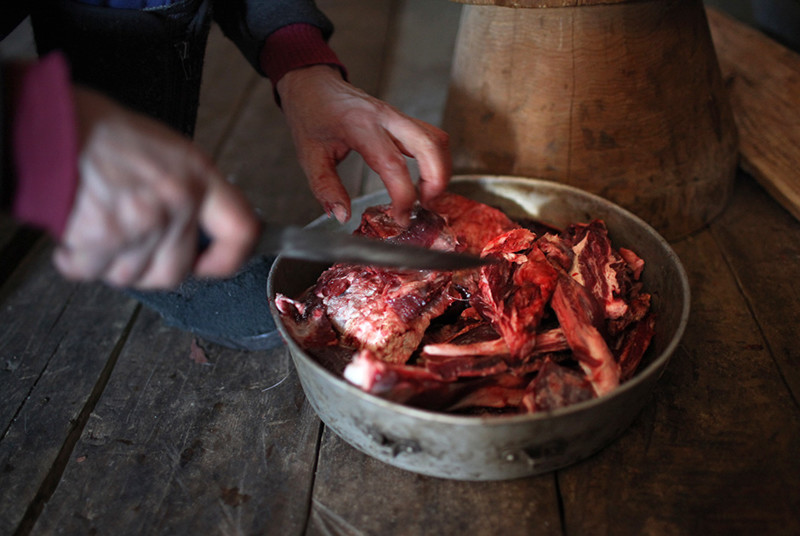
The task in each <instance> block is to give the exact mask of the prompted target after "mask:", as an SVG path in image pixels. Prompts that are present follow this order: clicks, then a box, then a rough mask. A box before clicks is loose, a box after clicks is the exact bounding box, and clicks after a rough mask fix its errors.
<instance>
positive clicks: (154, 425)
mask: <svg viewBox="0 0 800 536" xmlns="http://www.w3.org/2000/svg"><path fill="white" fill-rule="evenodd" d="M204 359H205V360H206V362H203V361H204ZM204 359H198V358H197V356H196V355H195V356H194V357H193V356H192V336H191V335H190V334H187V333H181V332H178V331H176V330H172V329H169V328H165V327H164V326H163V323H162V322H161V320H160V318H158V316H157V315H156V314H154V313H151V312H150V311H146V310H145V311H143V312H142V314H141V317H140V319H139V322H137V324H136V328H135V330H134V332H133V333H132V334H131V341H130V342H129V344H128V345H126V347H125V349H124V351H123V353H122V354H121V355H120V357H119V361H118V363H117V366H116V368H115V370H114V373H113V375H112V377H111V379H110V380H109V383H108V386H107V388H106V390H105V392H104V393H103V396H102V398H101V399H100V401H99V402H98V404H97V407H96V408H95V410H94V411H93V412H92V415H91V418H90V419H89V422H88V424H87V426H86V429H85V431H84V434H83V436H82V437H81V439H80V441H79V442H78V444H77V445H76V447H75V449H74V455H73V457H72V459H71V460H70V463H69V465H68V466H67V468H66V471H65V473H64V480H63V482H64V485H63V486H62V487H59V489H58V490H57V491H56V493H55V495H54V496H53V498H52V499H51V500H50V502H49V503H48V505H47V508H46V509H45V511H44V512H43V514H42V516H41V519H40V520H39V524H38V525H37V527H36V529H37V530H36V532H37V533H43V534H48V533H53V532H58V531H64V532H67V533H83V532H91V531H96V532H97V533H98V534H121V533H126V534H202V533H206V531H207V530H209V529H213V530H214V531H217V532H219V533H224V534H239V533H246V534H265V533H268V532H271V531H276V532H274V533H276V534H298V533H299V532H298V530H299V527H302V526H303V523H304V519H305V515H306V511H307V504H308V501H309V496H310V492H311V484H312V473H311V470H312V468H313V465H314V460H315V458H316V445H317V436H318V434H319V422H318V420H317V419H316V417H315V416H314V413H313V411H312V410H311V408H310V407H309V406H308V404H307V403H306V401H305V398H304V396H303V393H302V389H301V388H300V386H299V383H298V380H297V377H296V374H295V372H294V370H293V368H292V366H291V363H290V361H289V358H288V355H287V353H286V350H285V349H284V348H279V349H277V350H275V351H273V352H257V353H248V352H236V351H233V350H229V349H225V348H221V347H218V346H214V345H206V346H205V351H204ZM99 474H104V477H103V478H102V479H98V475H99Z"/></svg>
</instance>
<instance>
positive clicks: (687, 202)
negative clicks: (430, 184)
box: [443, 0, 738, 240]
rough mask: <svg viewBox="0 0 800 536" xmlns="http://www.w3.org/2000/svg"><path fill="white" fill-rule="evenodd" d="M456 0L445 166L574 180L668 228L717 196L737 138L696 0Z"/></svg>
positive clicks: (694, 225) (681, 228)
mask: <svg viewBox="0 0 800 536" xmlns="http://www.w3.org/2000/svg"><path fill="white" fill-rule="evenodd" d="M459 1H461V0H459ZM463 3H466V4H469V5H465V6H464V7H463V12H462V18H461V22H460V27H459V34H458V37H457V41H456V49H455V55H454V59H453V66H452V73H451V80H450V87H449V91H448V97H447V104H446V107H445V112H444V118H443V127H444V129H445V130H446V131H447V132H448V133H449V134H450V140H451V146H452V150H453V159H454V160H453V164H454V171H455V172H457V173H491V174H511V175H522V176H530V177H536V178H542V179H549V180H555V181H559V182H563V183H567V184H571V185H573V186H576V187H579V188H583V189H585V190H588V191H591V192H594V193H596V194H599V195H601V196H603V197H606V198H608V199H610V200H612V201H614V202H616V203H618V204H620V205H622V206H623V207H625V208H627V209H629V210H631V211H632V212H634V213H636V214H637V215H639V216H640V217H642V218H643V219H644V220H645V221H647V222H649V223H650V224H651V225H652V226H654V227H655V228H656V229H657V230H658V231H659V232H660V233H661V234H663V235H664V236H665V237H666V238H667V239H670V240H674V239H677V238H680V237H682V236H685V235H687V234H689V233H691V232H693V231H696V230H698V229H700V228H701V227H703V226H704V225H705V224H707V223H708V222H709V221H710V220H711V219H713V218H714V217H715V216H716V215H717V214H718V213H719V212H720V211H721V210H722V209H723V208H724V206H725V203H726V202H727V200H728V198H729V195H730V191H731V188H732V183H733V178H734V176H735V172H736V166H737V162H738V142H737V135H736V127H735V125H734V121H733V115H732V112H731V108H730V104H729V101H728V98H727V95H726V91H725V87H724V85H723V82H722V78H721V75H720V70H719V65H718V63H717V58H716V54H715V52H714V47H713V43H712V41H711V35H710V32H709V28H708V22H707V20H706V15H705V10H704V8H703V5H702V2H701V0H650V1H625V0H616V1H615V0H595V1H592V0H549V1H548V0H463ZM478 4H483V5H478ZM589 4H592V5H589ZM507 6H513V7H507Z"/></svg>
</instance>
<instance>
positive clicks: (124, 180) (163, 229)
mask: <svg viewBox="0 0 800 536" xmlns="http://www.w3.org/2000/svg"><path fill="white" fill-rule="evenodd" d="M75 106H76V112H77V122H78V128H79V158H78V167H79V175H80V179H79V184H78V191H77V193H76V198H75V202H74V204H73V209H72V212H71V214H70V217H69V220H68V223H67V227H66V230H65V232H64V235H63V236H62V240H61V243H60V244H59V245H58V247H57V248H56V251H55V254H54V261H55V264H56V266H57V268H58V269H59V271H60V272H61V273H62V274H63V275H65V276H66V277H68V278H71V279H81V280H93V279H97V280H102V281H104V282H106V283H108V284H111V285H115V286H130V287H135V288H140V289H153V288H169V287H174V286H176V285H177V284H178V283H180V282H181V280H183V278H184V277H185V276H186V275H188V274H189V273H190V272H193V273H195V274H196V275H198V276H208V277H223V276H227V275H231V274H232V273H233V272H234V271H235V270H236V269H237V268H239V266H240V265H241V264H242V263H243V262H244V261H245V260H246V258H247V256H248V254H249V253H250V251H251V249H252V246H253V244H254V243H255V240H256V236H257V232H258V222H257V219H256V218H255V215H254V212H253V210H252V209H251V208H250V206H249V205H248V203H247V201H246V200H245V199H244V197H243V196H242V195H241V193H240V192H239V191H238V190H237V189H235V188H234V187H233V186H232V185H230V184H228V183H227V182H226V181H225V179H224V178H223V177H222V175H221V174H220V172H219V171H218V170H217V169H216V167H215V166H214V165H213V164H212V163H211V161H210V160H209V159H208V158H207V157H206V156H205V155H204V154H203V153H202V152H201V151H200V150H199V149H198V148H197V147H196V146H194V145H193V144H192V143H191V142H190V141H189V140H188V139H186V138H184V137H183V136H181V135H180V134H178V133H176V132H173V131H172V130H170V129H168V128H167V127H165V126H163V125H161V124H160V123H158V122H156V121H154V120H151V119H149V118H147V117H144V116H141V115H139V114H135V113H133V112H130V111H128V110H126V109H124V108H122V107H121V106H119V105H117V104H116V103H114V102H113V101H111V100H109V99H107V98H105V97H103V96H101V95H100V94H98V93H96V92H93V91H90V90H87V89H82V88H76V89H75ZM199 229H203V230H204V231H205V232H206V233H208V234H209V235H210V236H211V238H212V239H213V240H212V243H211V245H210V246H209V247H208V248H207V249H206V250H204V251H203V252H202V253H200V254H199V256H198V231H199Z"/></svg>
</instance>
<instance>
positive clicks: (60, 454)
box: [0, 247, 137, 534]
mask: <svg viewBox="0 0 800 536" xmlns="http://www.w3.org/2000/svg"><path fill="white" fill-rule="evenodd" d="M50 251H51V249H50V248H48V247H40V248H38V249H36V250H34V251H33V252H32V254H31V255H29V256H28V257H27V258H26V259H25V260H24V261H23V262H22V263H21V264H20V265H19V267H18V270H17V271H16V272H15V273H14V275H13V276H12V278H11V279H10V280H9V281H8V282H7V283H6V285H5V286H4V287H3V289H2V292H0V299H2V303H3V308H2V310H1V311H0V325H2V326H3V329H2V332H0V348H2V361H0V363H2V364H0V370H1V371H2V372H0V393H2V396H1V397H0V417H2V421H0V426H2V431H3V432H2V435H0V460H2V463H3V466H2V467H3V470H2V471H0V533H2V534H11V533H12V532H13V531H14V530H15V528H16V527H18V526H21V525H22V526H25V524H26V523H27V521H28V520H34V519H35V513H36V510H37V509H38V508H40V507H41V506H42V501H44V500H47V498H49V495H50V494H51V493H52V492H53V489H54V488H55V486H56V484H57V483H58V480H59V478H60V474H61V471H62V470H63V468H64V466H65V465H66V463H67V461H68V459H69V456H70V455H71V451H72V447H73V446H74V443H75V441H76V440H77V438H78V434H79V433H80V430H81V428H82V426H83V424H84V423H85V420H86V419H87V418H88V412H89V411H91V407H92V406H93V405H94V404H95V403H96V401H97V398H98V397H99V396H100V393H101V392H102V389H103V387H104V383H105V381H106V379H107V377H106V375H107V374H108V372H109V370H108V367H109V366H113V359H114V358H115V357H116V356H115V354H114V348H115V346H116V345H117V344H118V343H120V341H121V340H124V338H125V337H126V336H127V330H128V329H129V326H128V324H129V323H130V322H131V321H132V319H133V317H134V316H133V315H134V312H135V310H136V307H137V306H136V303H135V302H134V301H132V300H130V299H128V298H126V297H125V296H123V295H121V294H120V293H119V292H116V291H114V290H111V289H109V288H107V287H103V286H101V285H93V284H87V285H76V284H73V283H69V282H67V281H64V280H63V279H62V278H61V277H60V276H58V275H57V274H56V272H55V268H54V267H53V266H52V264H51V262H50ZM26 511H27V512H28V513H27V514H26Z"/></svg>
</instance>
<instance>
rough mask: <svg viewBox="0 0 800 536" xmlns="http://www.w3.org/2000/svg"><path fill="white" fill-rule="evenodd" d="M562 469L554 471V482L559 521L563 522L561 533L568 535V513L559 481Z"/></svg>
mask: <svg viewBox="0 0 800 536" xmlns="http://www.w3.org/2000/svg"><path fill="white" fill-rule="evenodd" d="M559 474H560V471H554V472H553V483H554V484H555V488H556V501H557V503H558V522H559V523H561V534H563V535H564V536H566V535H567V515H566V511H565V508H564V497H563V496H562V495H561V485H560V484H559V482H558V475H559Z"/></svg>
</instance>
